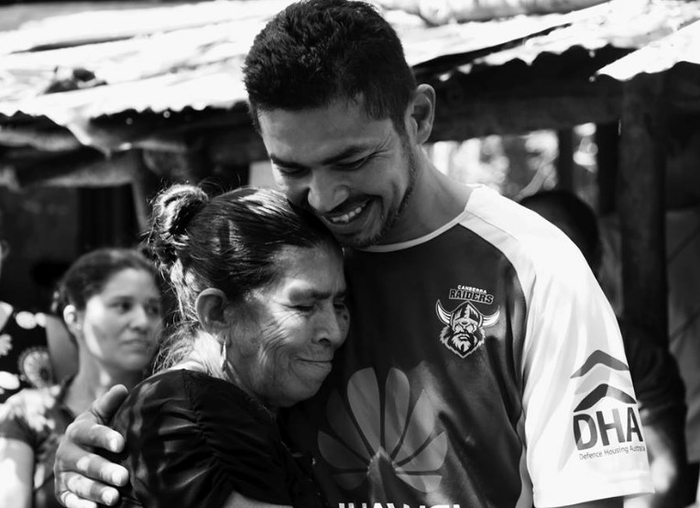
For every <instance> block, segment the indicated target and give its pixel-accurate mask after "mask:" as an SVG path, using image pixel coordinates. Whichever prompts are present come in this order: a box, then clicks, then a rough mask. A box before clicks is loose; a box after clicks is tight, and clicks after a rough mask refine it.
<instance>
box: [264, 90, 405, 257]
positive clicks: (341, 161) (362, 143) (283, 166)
mask: <svg viewBox="0 0 700 508" xmlns="http://www.w3.org/2000/svg"><path fill="white" fill-rule="evenodd" d="M259 121H260V129H261V133H262V138H263V141H264V143H265V146H266V148H267V151H268V153H269V154H270V159H271V161H272V168H273V173H274V176H275V181H276V182H277V184H278V186H279V187H280V189H281V190H282V191H283V192H284V193H285V194H286V195H287V197H288V198H289V199H290V201H292V202H293V203H295V204H297V205H299V206H302V207H305V208H308V209H310V210H312V211H313V212H314V213H315V214H316V215H318V216H319V217H320V218H321V219H322V220H323V221H324V223H325V224H326V225H327V226H328V227H329V228H330V230H331V231H332V232H333V234H334V235H335V236H336V238H337V239H338V240H339V241H340V242H341V243H343V244H344V245H348V246H351V247H366V246H369V245H373V244H377V243H390V242H392V241H394V240H393V239H394V238H400V235H401V230H402V225H401V221H399V218H400V216H401V215H402V214H401V212H402V211H403V209H404V207H405V205H406V203H407V202H408V197H409V195H410V194H411V191H412V189H413V184H414V179H415V172H416V171H415V163H414V162H413V157H412V153H411V151H410V149H409V148H408V141H407V140H406V139H405V136H404V137H402V136H400V135H399V134H398V133H397V132H396V129H395V127H394V124H393V123H392V122H391V120H390V119H384V120H372V119H370V118H368V117H367V116H366V115H365V114H364V112H363V109H362V105H361V103H360V102H356V101H337V102H334V103H333V104H331V105H330V106H328V107H322V108H317V109H308V110H302V111H287V110H273V111H268V112H262V113H260V116H259ZM404 220H406V218H405V217H404Z"/></svg>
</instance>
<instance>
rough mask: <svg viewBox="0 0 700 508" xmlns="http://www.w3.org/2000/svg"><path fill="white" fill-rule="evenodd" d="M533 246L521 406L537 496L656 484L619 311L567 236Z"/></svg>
mask: <svg viewBox="0 0 700 508" xmlns="http://www.w3.org/2000/svg"><path fill="white" fill-rule="evenodd" d="M533 248H534V249H535V252H534V255H533V256H532V259H533V264H532V267H531V272H530V273H529V274H528V275H527V277H525V278H526V279H527V284H526V285H524V289H525V293H526V299H527V301H528V317H527V330H526V336H525V344H524V354H523V363H524V364H523V379H524V393H523V408H524V413H525V420H524V421H525V423H524V425H525V440H526V447H527V459H526V460H527V468H528V472H529V475H530V478H531V480H532V483H533V496H534V501H535V505H536V506H538V507H541V508H543V507H552V506H562V505H569V504H575V503H582V502H585V501H590V500H595V499H604V498H610V497H618V496H624V495H631V494H639V493H645V492H652V488H651V480H650V476H649V468H648V462H647V454H646V445H645V441H644V433H643V430H642V427H641V418H640V415H639V410H638V407H637V401H636V395H635V391H634V388H633V385H632V379H631V376H630V370H629V367H628V365H629V364H628V362H627V359H626V357H625V351H624V348H623V342H622V338H621V335H620V331H619V327H618V324H617V320H616V317H615V315H614V314H613V311H612V309H611V307H610V305H609V303H608V301H607V299H606V298H605V296H604V294H603V293H602V291H601V289H600V287H599V285H598V283H597V281H596V280H595V277H594V275H593V274H592V273H591V271H590V269H589V268H588V265H587V264H586V263H585V261H584V259H583V257H582V256H581V255H580V253H579V252H578V251H577V250H576V249H575V247H574V246H573V244H571V243H570V242H568V240H566V239H564V238H563V235H556V234H555V235H554V237H553V239H552V240H551V241H545V242H542V241H540V242H537V246H536V247H533ZM563 260H566V261H563Z"/></svg>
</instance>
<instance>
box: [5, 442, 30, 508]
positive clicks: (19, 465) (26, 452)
mask: <svg viewBox="0 0 700 508" xmlns="http://www.w3.org/2000/svg"><path fill="white" fill-rule="evenodd" d="M33 476H34V451H33V450H32V448H31V447H30V446H29V445H28V444H27V443H25V442H24V441H19V440H17V439H9V438H4V437H0V478H2V481H0V506H14V507H17V508H31V507H32V485H33V483H34V481H33Z"/></svg>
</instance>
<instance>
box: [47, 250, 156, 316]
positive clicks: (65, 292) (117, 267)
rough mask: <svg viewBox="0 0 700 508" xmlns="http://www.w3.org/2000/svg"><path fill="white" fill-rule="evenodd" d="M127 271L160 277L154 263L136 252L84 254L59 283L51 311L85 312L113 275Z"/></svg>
mask: <svg viewBox="0 0 700 508" xmlns="http://www.w3.org/2000/svg"><path fill="white" fill-rule="evenodd" d="M127 268H133V269H135V270H145V271H147V272H149V273H151V274H153V276H154V278H155V276H156V271H155V267H154V266H153V263H151V262H150V261H149V260H148V259H147V258H146V257H144V256H143V255H142V254H140V253H139V252H138V251H136V250H134V249H126V248H101V249H96V250H93V251H90V252H87V253H86V254H83V255H82V256H80V257H79V258H78V259H76V260H75V261H74V262H73V263H72V264H71V265H70V267H69V268H68V270H67V271H66V273H65V274H63V277H61V279H60V281H59V282H58V287H57V288H56V291H55V293H54V296H53V303H52V305H51V310H52V311H53V312H54V313H55V314H57V315H59V316H60V315H62V314H63V309H65V308H66V306H67V305H73V306H75V308H76V309H78V310H84V309H85V305H86V304H87V301H88V300H89V299H90V298H91V297H93V296H94V295H96V294H97V293H99V292H100V291H102V289H103V288H104V287H105V285H106V284H107V283H108V282H109V280H110V279H111V278H112V276H113V275H115V274H117V273H118V272H121V271H122V270H125V269H127Z"/></svg>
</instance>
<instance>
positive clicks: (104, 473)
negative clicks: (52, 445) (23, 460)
mask: <svg viewBox="0 0 700 508" xmlns="http://www.w3.org/2000/svg"><path fill="white" fill-rule="evenodd" d="M126 395H127V390H126V388H125V387H124V386H122V385H116V386H113V387H112V388H111V389H110V390H109V391H108V392H107V393H105V394H104V395H103V396H102V397H100V398H99V399H97V400H96V401H95V402H93V403H92V405H91V406H90V408H89V409H88V410H87V411H85V412H84V413H81V414H80V415H79V416H78V417H77V418H76V419H75V421H73V423H71V424H70V425H69V426H68V428H67V429H66V433H65V435H64V436H63V437H62V438H61V442H60V444H59V446H58V450H57V452H56V462H55V463H54V475H55V492H56V497H57V498H58V500H59V501H60V502H61V504H63V505H64V506H66V507H67V508H96V507H97V504H96V503H102V504H106V505H108V506H113V505H115V504H116V503H117V502H118V501H119V492H118V491H117V489H116V488H114V487H119V486H122V485H125V484H126V483H127V481H128V479H129V474H128V472H127V470H126V469H124V468H123V467H122V466H120V465H117V464H114V463H112V462H109V461H108V460H107V459H105V458H103V457H100V456H99V455H96V454H94V453H91V451H92V450H93V449H96V448H97V449H104V450H108V451H110V452H114V453H119V452H120V451H122V449H123V448H124V438H123V437H122V436H121V435H120V434H119V433H117V432H115V431H113V430H112V429H110V428H109V427H106V425H107V424H108V423H109V421H110V420H111V419H112V416H114V414H115V413H116V411H117V409H118V408H119V406H120V405H121V404H122V402H123V401H124V399H125V398H126Z"/></svg>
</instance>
